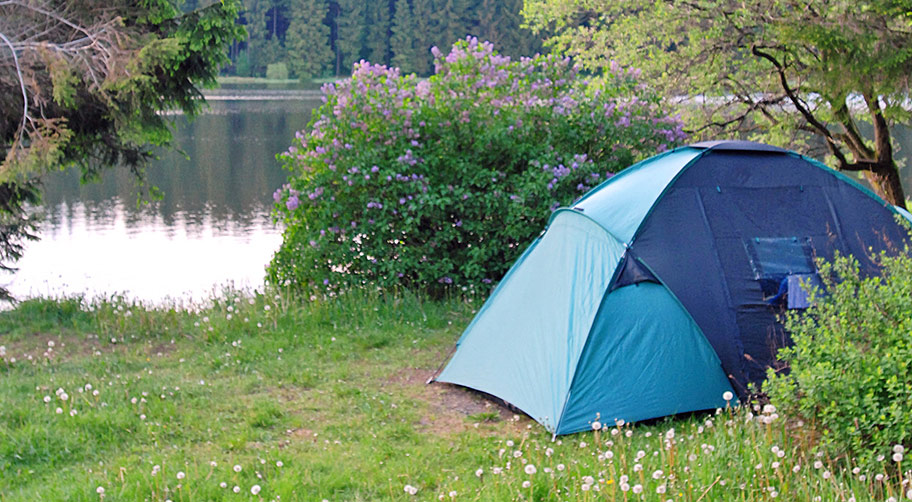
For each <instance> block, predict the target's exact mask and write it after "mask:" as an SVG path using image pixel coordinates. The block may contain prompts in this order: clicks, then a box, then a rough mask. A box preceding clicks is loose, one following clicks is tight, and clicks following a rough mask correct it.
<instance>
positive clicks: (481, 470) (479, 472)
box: [475, 467, 484, 478]
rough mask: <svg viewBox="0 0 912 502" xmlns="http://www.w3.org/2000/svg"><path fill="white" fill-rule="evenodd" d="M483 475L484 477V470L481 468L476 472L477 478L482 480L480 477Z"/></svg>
mask: <svg viewBox="0 0 912 502" xmlns="http://www.w3.org/2000/svg"><path fill="white" fill-rule="evenodd" d="M483 475H484V469H482V468H481V467H479V468H478V470H477V471H475V476H476V477H479V478H480V477H481V476H483Z"/></svg>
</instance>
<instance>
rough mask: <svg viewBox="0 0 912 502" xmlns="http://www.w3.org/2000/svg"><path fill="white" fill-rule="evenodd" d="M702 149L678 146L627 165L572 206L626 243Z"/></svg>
mask: <svg viewBox="0 0 912 502" xmlns="http://www.w3.org/2000/svg"><path fill="white" fill-rule="evenodd" d="M703 151H704V150H701V149H699V148H687V147H684V148H678V149H675V150H672V151H671V152H668V153H666V154H664V155H660V156H658V157H653V158H650V159H647V160H644V161H643V162H640V163H639V164H635V165H633V166H630V167H628V168H627V169H625V170H623V171H621V172H620V173H618V174H617V175H616V176H614V177H613V178H611V179H609V180H608V181H606V182H605V183H602V184H601V185H599V186H598V187H596V188H594V189H592V190H591V191H590V192H589V193H588V194H587V195H585V196H583V198H581V199H580V200H578V201H577V202H576V204H574V205H573V207H574V208H577V209H582V211H583V213H585V214H586V216H588V217H590V218H592V219H593V220H595V221H597V222H599V223H600V224H601V225H602V226H603V227H605V228H606V229H607V230H608V231H609V232H611V233H612V234H613V235H615V236H616V237H617V238H618V239H620V240H621V242H626V243H629V242H630V241H631V239H633V236H634V234H636V231H637V228H639V227H640V223H642V221H643V219H644V218H646V215H647V214H649V210H650V209H652V206H653V205H654V204H655V202H656V200H658V199H659V196H661V195H662V192H663V191H664V190H665V188H666V187H667V186H668V184H669V183H671V181H672V180H674V179H675V177H676V176H677V175H678V173H680V172H681V171H682V170H683V169H684V167H686V166H687V165H688V164H689V163H690V162H691V161H692V160H694V159H695V158H697V157H698V156H699V155H700V154H702V153H703Z"/></svg>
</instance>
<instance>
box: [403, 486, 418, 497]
mask: <svg viewBox="0 0 912 502" xmlns="http://www.w3.org/2000/svg"><path fill="white" fill-rule="evenodd" d="M402 491H404V492H405V493H408V494H409V495H414V494H416V493H418V488H415V487H414V486H412V485H405V487H404V488H402Z"/></svg>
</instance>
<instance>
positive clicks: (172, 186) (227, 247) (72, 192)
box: [0, 90, 320, 302]
mask: <svg viewBox="0 0 912 502" xmlns="http://www.w3.org/2000/svg"><path fill="white" fill-rule="evenodd" d="M319 103H320V101H319V97H318V95H317V94H315V93H313V92H310V93H308V92H296V93H291V94H289V93H288V92H287V91H265V92H264V91H255V92H243V91H230V90H229V91H222V92H221V93H220V94H219V96H217V97H215V99H210V108H211V110H210V111H209V112H208V113H206V114H205V115H202V116H200V117H197V118H196V120H194V121H193V122H190V123H188V122H187V121H186V120H185V119H184V118H183V117H176V118H175V120H176V121H177V123H178V128H177V132H176V135H175V144H176V145H177V146H178V147H180V149H181V150H183V152H185V153H186V155H187V156H188V157H189V158H185V157H184V156H183V155H181V154H179V153H176V152H163V153H162V154H161V158H160V159H159V160H158V161H156V162H154V163H153V164H152V165H151V166H150V168H149V170H148V176H149V181H150V183H151V184H153V185H155V186H157V187H158V188H160V189H161V190H162V191H163V192H164V197H163V198H162V199H161V200H160V201H157V202H154V203H152V204H149V205H145V206H141V207H137V204H136V195H135V190H134V185H133V180H132V179H131V177H130V176H129V175H128V174H127V173H126V172H124V170H111V171H109V172H108V173H106V176H105V178H104V180H103V182H102V183H97V184H87V185H80V183H79V177H78V174H77V173H75V172H67V173H59V174H55V175H53V176H50V177H49V178H48V179H47V180H46V183H45V197H44V207H43V208H41V209H42V211H43V213H44V218H45V222H44V224H43V225H42V228H41V240H40V241H38V242H34V243H30V244H29V245H28V247H27V249H26V252H25V256H24V257H23V259H22V260H20V262H19V264H18V265H19V272H18V273H16V274H15V275H13V276H9V275H5V276H0V284H7V287H8V289H10V290H11V291H12V293H13V294H14V295H16V296H17V297H20V298H22V297H28V296H34V295H53V296H58V295H65V294H76V293H83V294H86V295H88V296H95V295H103V296H107V295H111V294H117V293H122V294H125V295H126V296H128V297H131V298H137V299H142V300H146V301H151V302H158V301H162V300H164V299H167V298H172V299H202V298H206V297H207V296H208V294H209V293H210V292H212V291H213V289H218V288H220V287H221V286H223V285H226V284H233V285H234V286H236V287H247V288H255V287H257V286H260V285H261V284H262V281H263V276H264V267H265V266H266V264H267V263H268V262H269V259H270V258H271V256H272V253H273V252H274V251H275V250H276V249H277V248H278V246H279V243H280V242H281V236H280V233H281V229H280V228H277V227H276V226H274V225H273V223H272V221H271V219H270V216H269V212H270V209H271V207H272V192H273V191H274V190H275V189H276V188H277V187H279V186H280V185H282V183H284V182H285V178H286V173H285V171H283V170H282V169H281V167H280V165H279V163H278V162H277V161H276V160H275V155H276V153H278V152H282V151H284V150H286V149H287V148H288V146H289V145H290V144H291V141H292V139H293V138H294V134H295V132H296V131H297V130H300V129H302V128H304V126H305V125H306V124H307V122H308V121H309V120H310V115H311V111H312V110H313V109H314V108H315V107H316V106H318V105H319Z"/></svg>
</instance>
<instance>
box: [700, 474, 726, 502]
mask: <svg viewBox="0 0 912 502" xmlns="http://www.w3.org/2000/svg"><path fill="white" fill-rule="evenodd" d="M720 479H722V476H716V480H715V481H713V482H712V484H710V485H709V486H707V487H706V489H705V490H703V493H702V494H701V495H700V497H699V498H697V500H696V502H700V501H701V500H703V497H705V496H706V494H707V493H709V491H710V490H712V487H713V486H716V483H718V482H719V480H720Z"/></svg>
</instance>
